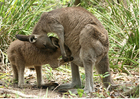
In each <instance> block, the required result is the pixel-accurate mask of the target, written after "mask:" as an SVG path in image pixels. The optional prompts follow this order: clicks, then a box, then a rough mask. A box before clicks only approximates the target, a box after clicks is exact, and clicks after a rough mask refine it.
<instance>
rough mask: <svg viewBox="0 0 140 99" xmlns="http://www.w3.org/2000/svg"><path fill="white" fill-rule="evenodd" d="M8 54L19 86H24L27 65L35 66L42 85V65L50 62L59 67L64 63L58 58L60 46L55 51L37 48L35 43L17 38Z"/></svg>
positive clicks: (51, 64)
mask: <svg viewBox="0 0 140 99" xmlns="http://www.w3.org/2000/svg"><path fill="white" fill-rule="evenodd" d="M56 43H57V44H58V42H55V44H56ZM40 45H41V44H40ZM67 51H68V50H67ZM68 53H69V52H68ZM7 55H8V59H9V61H10V63H11V66H12V68H13V72H14V80H18V86H19V87H23V85H24V69H25V67H30V66H34V67H35V69H36V73H37V82H38V86H39V87H40V86H41V84H42V73H41V65H44V64H50V66H51V67H52V68H57V67H58V66H59V64H62V63H64V62H63V61H61V62H59V60H58V58H59V57H60V56H61V52H60V48H59V47H58V48H57V49H56V50H55V51H54V50H50V49H46V48H45V47H44V48H37V47H36V46H35V45H34V44H31V43H29V42H26V41H20V40H15V41H14V42H12V43H11V44H10V46H9V48H8V50H7Z"/></svg>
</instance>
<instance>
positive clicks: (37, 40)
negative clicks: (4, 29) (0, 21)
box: [16, 34, 59, 51]
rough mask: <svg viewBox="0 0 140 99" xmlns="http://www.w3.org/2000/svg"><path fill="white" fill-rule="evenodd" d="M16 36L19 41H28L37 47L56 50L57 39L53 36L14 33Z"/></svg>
mask: <svg viewBox="0 0 140 99" xmlns="http://www.w3.org/2000/svg"><path fill="white" fill-rule="evenodd" d="M16 38H17V39H19V40H21V41H28V42H30V43H32V44H34V45H35V46H36V47H37V48H41V49H42V48H44V49H50V50H54V51H55V50H56V49H57V48H58V47H59V44H58V43H59V40H58V39H57V38H55V37H52V36H50V37H48V36H47V35H44V34H43V35H35V34H33V35H29V36H26V35H19V34H18V35H16Z"/></svg>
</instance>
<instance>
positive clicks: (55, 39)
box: [49, 36, 60, 48]
mask: <svg viewBox="0 0 140 99" xmlns="http://www.w3.org/2000/svg"><path fill="white" fill-rule="evenodd" d="M49 38H50V39H51V41H52V44H53V45H54V46H55V47H57V48H58V47H60V46H59V44H58V43H59V40H58V39H57V38H55V37H52V36H50V37H49Z"/></svg>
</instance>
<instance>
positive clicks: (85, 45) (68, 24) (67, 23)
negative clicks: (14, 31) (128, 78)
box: [17, 7, 116, 93]
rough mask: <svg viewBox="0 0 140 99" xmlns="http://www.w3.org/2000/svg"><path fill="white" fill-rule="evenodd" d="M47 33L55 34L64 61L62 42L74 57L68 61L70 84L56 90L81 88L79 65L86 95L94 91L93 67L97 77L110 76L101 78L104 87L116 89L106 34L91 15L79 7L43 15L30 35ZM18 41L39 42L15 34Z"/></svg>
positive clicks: (61, 9)
mask: <svg viewBox="0 0 140 99" xmlns="http://www.w3.org/2000/svg"><path fill="white" fill-rule="evenodd" d="M48 32H54V33H56V34H57V35H58V37H59V40H60V49H61V54H62V57H63V59H64V60H65V58H66V55H65V49H64V43H65V44H66V45H67V46H68V48H69V49H70V51H71V52H72V55H71V56H72V57H73V58H74V59H73V61H72V62H71V70H72V83H70V84H63V85H61V86H60V87H59V89H69V88H73V87H75V86H79V87H80V86H81V80H80V75H79V68H78V66H81V67H84V69H85V76H86V82H85V88H84V91H85V92H86V93H89V92H93V91H94V88H93V66H95V67H96V69H97V71H98V73H99V74H105V73H106V72H107V73H108V74H109V75H108V76H106V77H104V78H101V79H102V81H103V85H104V86H105V87H106V88H107V87H108V86H109V85H111V87H110V89H112V88H114V87H116V85H115V84H114V82H113V80H112V78H111V75H110V70H109V58H108V50H109V39H108V32H107V30H106V29H105V28H104V26H103V25H102V24H101V22H100V21H99V20H98V19H97V18H96V17H95V16H94V15H93V14H92V13H90V12H88V11H87V10H85V9H83V8H81V7H66V8H60V9H56V10H52V11H50V12H44V13H43V14H42V15H41V18H40V20H39V21H38V23H37V24H36V26H35V27H34V29H33V32H32V35H42V34H43V35H44V34H46V35H47V33H48ZM17 38H18V39H20V40H22V38H26V40H27V41H31V43H32V41H33V40H34V41H35V40H37V39H38V38H36V39H33V37H32V36H30V37H28V36H21V35H17ZM31 39H32V40H31ZM46 39H47V38H46ZM65 61H66V60H65Z"/></svg>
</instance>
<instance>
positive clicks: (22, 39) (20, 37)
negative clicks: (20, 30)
mask: <svg viewBox="0 0 140 99" xmlns="http://www.w3.org/2000/svg"><path fill="white" fill-rule="evenodd" d="M16 38H17V39H19V40H21V41H29V36H26V35H21V34H17V35H16Z"/></svg>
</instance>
